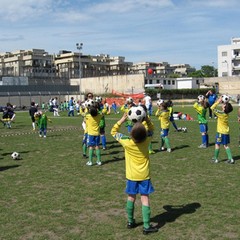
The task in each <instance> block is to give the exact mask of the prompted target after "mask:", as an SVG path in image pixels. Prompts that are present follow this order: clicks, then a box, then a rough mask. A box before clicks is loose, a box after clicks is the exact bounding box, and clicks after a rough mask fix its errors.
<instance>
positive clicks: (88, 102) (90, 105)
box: [85, 99, 94, 108]
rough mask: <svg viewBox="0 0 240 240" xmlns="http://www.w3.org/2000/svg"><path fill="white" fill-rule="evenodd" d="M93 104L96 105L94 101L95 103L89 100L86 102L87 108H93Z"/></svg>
mask: <svg viewBox="0 0 240 240" xmlns="http://www.w3.org/2000/svg"><path fill="white" fill-rule="evenodd" d="M93 104H94V101H93V100H92V99H88V100H86V101H85V106H86V107H87V108H90V107H92V106H93Z"/></svg>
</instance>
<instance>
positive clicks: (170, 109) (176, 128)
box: [167, 100, 179, 132]
mask: <svg viewBox="0 0 240 240" xmlns="http://www.w3.org/2000/svg"><path fill="white" fill-rule="evenodd" d="M167 105H168V110H169V113H170V118H169V120H170V122H171V123H172V125H173V127H174V128H175V130H176V131H177V132H178V131H179V130H178V127H177V125H176V123H175V121H174V117H173V102H172V101H171V100H168V101H167Z"/></svg>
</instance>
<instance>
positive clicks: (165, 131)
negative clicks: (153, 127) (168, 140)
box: [161, 128, 169, 137]
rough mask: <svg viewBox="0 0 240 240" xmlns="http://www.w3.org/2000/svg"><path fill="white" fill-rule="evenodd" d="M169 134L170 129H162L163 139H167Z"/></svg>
mask: <svg viewBox="0 0 240 240" xmlns="http://www.w3.org/2000/svg"><path fill="white" fill-rule="evenodd" d="M168 132H169V128H168V129H161V137H167V136H168Z"/></svg>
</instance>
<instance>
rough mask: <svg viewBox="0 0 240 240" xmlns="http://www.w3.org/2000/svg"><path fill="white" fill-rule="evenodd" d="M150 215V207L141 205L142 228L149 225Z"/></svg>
mask: <svg viewBox="0 0 240 240" xmlns="http://www.w3.org/2000/svg"><path fill="white" fill-rule="evenodd" d="M150 215H151V210H150V207H149V206H144V205H142V217H143V227H144V228H149V227H150Z"/></svg>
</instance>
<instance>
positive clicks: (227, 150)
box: [226, 147, 232, 160]
mask: <svg viewBox="0 0 240 240" xmlns="http://www.w3.org/2000/svg"><path fill="white" fill-rule="evenodd" d="M226 153H227V157H228V160H231V159H232V153H231V149H230V148H229V147H227V148H226Z"/></svg>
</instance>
